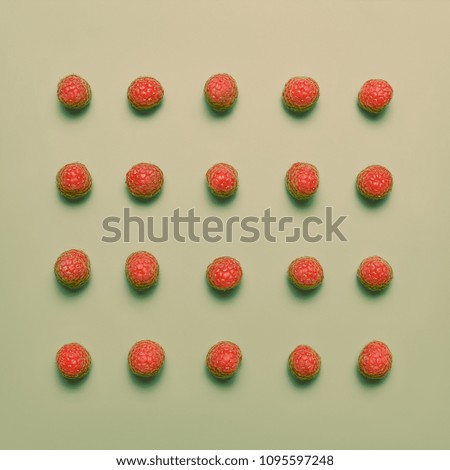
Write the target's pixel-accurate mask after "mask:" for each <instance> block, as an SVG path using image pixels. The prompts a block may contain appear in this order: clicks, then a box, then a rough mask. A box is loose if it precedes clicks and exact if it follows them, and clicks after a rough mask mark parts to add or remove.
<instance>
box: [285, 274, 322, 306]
mask: <svg viewBox="0 0 450 470" xmlns="http://www.w3.org/2000/svg"><path fill="white" fill-rule="evenodd" d="M286 281H287V283H288V288H289V290H290V291H291V295H292V296H293V297H297V298H298V299H302V300H312V299H313V298H314V297H315V296H316V295H317V294H318V293H319V291H320V290H321V289H322V284H320V285H319V286H317V287H316V288H315V289H309V290H303V289H299V288H298V287H297V286H295V285H294V284H293V283H292V281H291V280H290V279H289V276H286Z"/></svg>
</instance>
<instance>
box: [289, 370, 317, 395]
mask: <svg viewBox="0 0 450 470" xmlns="http://www.w3.org/2000/svg"><path fill="white" fill-rule="evenodd" d="M286 373H287V374H288V377H289V380H290V382H291V384H292V385H293V386H294V387H296V388H303V389H305V388H310V387H312V386H314V384H315V383H316V381H317V377H318V376H319V375H320V372H319V374H317V375H316V376H315V377H314V378H312V379H311V380H300V379H297V378H296V377H294V374H293V373H292V372H291V369H289V364H287V366H286Z"/></svg>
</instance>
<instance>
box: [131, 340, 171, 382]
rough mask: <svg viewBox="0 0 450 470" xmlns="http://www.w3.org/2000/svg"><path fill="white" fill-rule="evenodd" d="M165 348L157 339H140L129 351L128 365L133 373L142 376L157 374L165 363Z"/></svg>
mask: <svg viewBox="0 0 450 470" xmlns="http://www.w3.org/2000/svg"><path fill="white" fill-rule="evenodd" d="M164 358H165V354H164V349H163V348H162V347H161V345H159V344H158V343H156V342H155V341H150V340H149V339H143V340H142V341H138V342H137V343H136V344H135V345H134V346H133V347H132V348H131V349H130V352H129V353H128V365H129V367H130V370H131V372H133V374H136V375H139V376H140V377H152V376H154V375H156V374H157V373H158V372H159V371H160V370H161V367H162V366H163V364H164Z"/></svg>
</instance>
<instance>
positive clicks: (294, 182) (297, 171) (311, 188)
mask: <svg viewBox="0 0 450 470" xmlns="http://www.w3.org/2000/svg"><path fill="white" fill-rule="evenodd" d="M286 186H287V189H288V191H289V193H290V194H291V196H292V197H294V198H295V199H298V200H299V201H300V200H303V199H309V198H310V197H311V196H312V195H313V194H314V193H315V192H316V191H317V188H318V187H319V173H318V171H317V168H316V167H315V166H314V165H311V164H310V163H300V162H298V163H294V164H293V165H292V166H291V168H289V170H288V171H287V173H286Z"/></svg>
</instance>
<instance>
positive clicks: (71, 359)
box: [56, 343, 91, 379]
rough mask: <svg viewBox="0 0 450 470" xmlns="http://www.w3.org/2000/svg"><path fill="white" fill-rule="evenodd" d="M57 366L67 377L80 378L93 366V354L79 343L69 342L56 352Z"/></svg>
mask: <svg viewBox="0 0 450 470" xmlns="http://www.w3.org/2000/svg"><path fill="white" fill-rule="evenodd" d="M56 366H57V367H58V369H59V372H61V374H62V375H63V376H64V377H66V379H80V378H81V377H84V376H85V375H86V374H87V373H88V372H89V369H90V367H91V355H90V354H89V352H88V351H87V350H86V349H85V348H84V347H83V346H81V344H78V343H69V344H65V345H64V346H62V347H61V349H60V350H59V351H58V352H57V353H56Z"/></svg>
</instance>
